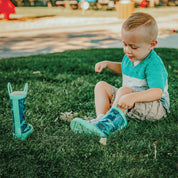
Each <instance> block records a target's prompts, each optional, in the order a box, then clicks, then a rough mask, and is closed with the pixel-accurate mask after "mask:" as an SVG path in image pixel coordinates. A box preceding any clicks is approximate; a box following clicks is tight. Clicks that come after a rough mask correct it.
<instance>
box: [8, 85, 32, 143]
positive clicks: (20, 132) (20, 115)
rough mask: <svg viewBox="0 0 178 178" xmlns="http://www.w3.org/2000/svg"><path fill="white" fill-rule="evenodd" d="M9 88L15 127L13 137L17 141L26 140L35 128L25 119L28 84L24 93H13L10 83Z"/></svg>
mask: <svg viewBox="0 0 178 178" xmlns="http://www.w3.org/2000/svg"><path fill="white" fill-rule="evenodd" d="M7 88H8V93H9V97H10V102H11V111H12V118H13V127H14V132H13V136H14V138H15V139H19V140H26V138H27V137H28V136H29V135H30V134H31V133H32V132H33V126H32V125H30V124H26V118H25V112H26V110H25V104H26V96H27V90H28V84H27V83H26V84H25V87H24V91H14V92H13V91H12V87H11V84H10V83H8V85H7Z"/></svg>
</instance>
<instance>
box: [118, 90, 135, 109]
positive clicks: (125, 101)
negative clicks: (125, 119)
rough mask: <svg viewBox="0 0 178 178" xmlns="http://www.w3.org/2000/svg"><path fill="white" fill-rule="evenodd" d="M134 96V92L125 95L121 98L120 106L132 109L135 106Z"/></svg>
mask: <svg viewBox="0 0 178 178" xmlns="http://www.w3.org/2000/svg"><path fill="white" fill-rule="evenodd" d="M134 103H135V102H134V98H133V97H132V94H127V95H123V96H122V97H121V98H120V100H119V106H120V107H121V108H125V109H127V108H128V109H130V108H132V107H133V106H134Z"/></svg>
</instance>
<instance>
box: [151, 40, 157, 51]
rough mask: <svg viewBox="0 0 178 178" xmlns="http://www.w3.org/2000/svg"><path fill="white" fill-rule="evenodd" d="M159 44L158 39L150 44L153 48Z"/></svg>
mask: <svg viewBox="0 0 178 178" xmlns="http://www.w3.org/2000/svg"><path fill="white" fill-rule="evenodd" d="M157 44H158V41H157V40H153V41H152V42H151V46H150V47H151V49H154V48H155V47H156V45H157Z"/></svg>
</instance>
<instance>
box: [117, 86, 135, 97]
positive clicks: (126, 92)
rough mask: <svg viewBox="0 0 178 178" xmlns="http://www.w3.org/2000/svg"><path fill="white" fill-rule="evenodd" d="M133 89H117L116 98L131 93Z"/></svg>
mask: <svg viewBox="0 0 178 178" xmlns="http://www.w3.org/2000/svg"><path fill="white" fill-rule="evenodd" d="M132 92H133V90H132V89H131V88H129V87H121V88H119V89H118V91H117V93H116V98H117V99H120V97H121V96H123V95H126V94H129V93H132Z"/></svg>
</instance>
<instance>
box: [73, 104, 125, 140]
mask: <svg viewBox="0 0 178 178" xmlns="http://www.w3.org/2000/svg"><path fill="white" fill-rule="evenodd" d="M125 112H127V110H126V111H125ZM125 112H124V113H123V112H122V111H121V110H120V109H119V108H118V107H117V106H115V107H112V108H111V109H110V110H109V111H108V112H107V114H106V115H105V116H104V117H103V118H102V119H101V120H100V121H99V122H97V123H95V124H92V123H89V122H87V121H85V120H82V119H80V118H76V119H74V120H72V121H71V123H70V127H71V129H72V130H73V131H74V132H75V133H88V134H92V133H94V134H96V135H98V136H100V137H107V136H109V134H110V133H114V132H115V131H116V130H121V129H123V128H124V127H126V125H127V119H126V117H125V115H124V114H125Z"/></svg>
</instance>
